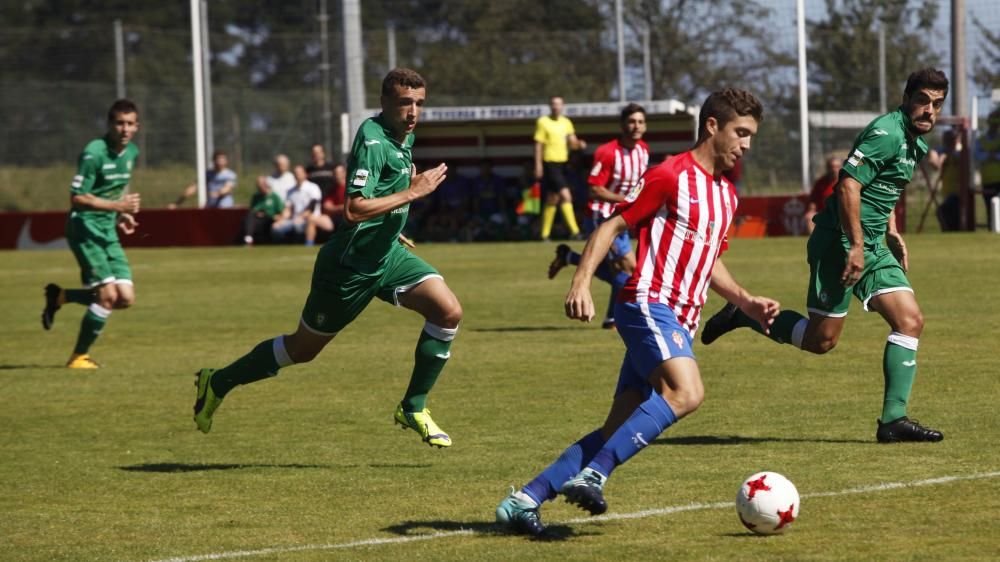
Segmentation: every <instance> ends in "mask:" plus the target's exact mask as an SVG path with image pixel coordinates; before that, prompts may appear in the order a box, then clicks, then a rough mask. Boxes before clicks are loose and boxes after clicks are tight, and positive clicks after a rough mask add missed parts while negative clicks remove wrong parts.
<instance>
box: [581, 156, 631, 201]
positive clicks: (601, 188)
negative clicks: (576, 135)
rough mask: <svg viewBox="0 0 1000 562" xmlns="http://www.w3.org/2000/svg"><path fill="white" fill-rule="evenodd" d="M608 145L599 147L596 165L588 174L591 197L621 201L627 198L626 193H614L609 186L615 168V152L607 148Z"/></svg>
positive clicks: (600, 199)
mask: <svg viewBox="0 0 1000 562" xmlns="http://www.w3.org/2000/svg"><path fill="white" fill-rule="evenodd" d="M605 147H606V145H604V146H600V147H598V148H597V152H595V153H594V166H593V167H592V168H591V169H590V175H588V176H587V184H588V185H589V186H590V198H591V199H597V200H598V201H606V202H608V203H621V202H622V201H624V200H625V196H624V195H619V194H617V193H612V191H611V190H610V189H608V188H607V185H608V182H610V181H611V172H612V171H613V170H614V166H615V159H614V154H613V153H611V152H610V151H608V150H606V148H605Z"/></svg>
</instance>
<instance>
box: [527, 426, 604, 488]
mask: <svg viewBox="0 0 1000 562" xmlns="http://www.w3.org/2000/svg"><path fill="white" fill-rule="evenodd" d="M603 445H604V439H603V438H602V437H601V430H600V429H597V430H594V431H592V432H591V433H588V434H587V435H585V436H584V437H583V438H582V439H580V440H579V441H577V442H576V443H573V444H572V445H570V446H569V448H567V449H566V450H565V451H563V454H562V455H559V458H558V459H556V462H554V463H552V464H551V465H549V467H548V468H546V469H545V470H543V471H542V473H541V474H539V475H538V476H536V477H535V479H534V480H532V481H531V482H529V483H528V485H527V486H525V487H524V488H522V489H521V491H522V492H524V493H525V494H528V496H530V497H531V499H533V500H535V502H536V503H538V504H539V505H541V503H542V502H544V501H547V500H551V499H552V498H554V497H556V494H557V493H558V492H559V489H560V488H562V485H563V484H565V483H566V481H567V480H569V479H570V478H572V477H574V476H576V474H577V473H578V472H580V471H581V470H583V467H584V466H586V465H587V463H588V462H590V459H592V458H593V457H594V454H596V453H597V451H598V450H600V448H601V447H602V446H603Z"/></svg>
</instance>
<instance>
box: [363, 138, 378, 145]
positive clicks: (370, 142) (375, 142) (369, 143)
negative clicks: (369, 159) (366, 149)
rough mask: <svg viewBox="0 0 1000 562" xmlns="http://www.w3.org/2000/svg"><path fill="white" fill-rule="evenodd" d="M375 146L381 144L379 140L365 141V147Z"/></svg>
mask: <svg viewBox="0 0 1000 562" xmlns="http://www.w3.org/2000/svg"><path fill="white" fill-rule="evenodd" d="M373 144H379V140H378V139H369V140H366V141H365V146H371V145H373Z"/></svg>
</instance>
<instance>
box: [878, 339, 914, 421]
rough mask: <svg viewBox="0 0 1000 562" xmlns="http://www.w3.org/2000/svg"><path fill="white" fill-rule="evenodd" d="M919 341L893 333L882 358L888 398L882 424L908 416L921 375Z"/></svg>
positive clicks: (884, 405)
mask: <svg viewBox="0 0 1000 562" xmlns="http://www.w3.org/2000/svg"><path fill="white" fill-rule="evenodd" d="M918 343H919V340H918V339H917V338H914V337H912V336H906V335H903V334H900V333H899V332H892V333H891V334H889V338H888V341H887V342H886V344H885V352H884V353H883V355H882V373H883V375H884V376H885V395H884V398H883V401H882V417H881V421H882V423H888V422H891V421H895V420H898V419H899V418H901V417H903V416H905V415H906V405H907V403H908V402H909V401H910V391H911V390H912V389H913V380H914V379H915V378H916V376H917V345H918Z"/></svg>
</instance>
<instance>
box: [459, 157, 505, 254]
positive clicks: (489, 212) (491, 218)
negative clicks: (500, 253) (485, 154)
mask: <svg viewBox="0 0 1000 562" xmlns="http://www.w3.org/2000/svg"><path fill="white" fill-rule="evenodd" d="M509 184H510V182H509V181H507V179H506V178H503V177H500V176H498V175H497V174H496V173H494V172H493V163H492V162H491V161H489V160H483V162H482V165H481V166H480V168H479V176H477V177H475V178H473V179H472V181H471V191H472V217H471V218H470V219H469V222H468V223H467V224H466V231H467V232H468V234H467V236H466V239H467V240H503V239H504V238H505V237H506V234H507V230H508V227H509V226H510V223H511V217H510V216H509V215H508V212H507V211H508V208H509V207H511V201H509V200H508V199H507V197H508V194H509Z"/></svg>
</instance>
